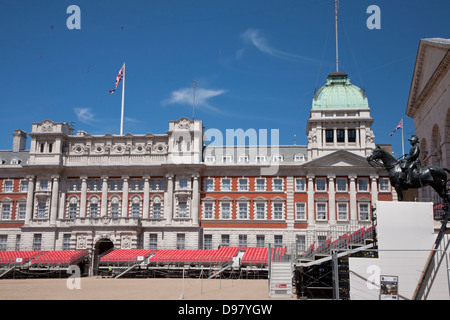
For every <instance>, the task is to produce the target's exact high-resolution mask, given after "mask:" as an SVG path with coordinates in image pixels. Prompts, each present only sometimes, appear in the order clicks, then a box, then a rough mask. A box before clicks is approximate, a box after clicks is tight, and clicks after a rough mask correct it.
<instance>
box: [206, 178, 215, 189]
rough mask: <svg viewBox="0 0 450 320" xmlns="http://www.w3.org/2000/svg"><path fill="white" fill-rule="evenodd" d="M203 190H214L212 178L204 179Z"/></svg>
mask: <svg viewBox="0 0 450 320" xmlns="http://www.w3.org/2000/svg"><path fill="white" fill-rule="evenodd" d="M205 191H214V179H205Z"/></svg>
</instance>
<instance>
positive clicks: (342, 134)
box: [336, 129, 345, 142]
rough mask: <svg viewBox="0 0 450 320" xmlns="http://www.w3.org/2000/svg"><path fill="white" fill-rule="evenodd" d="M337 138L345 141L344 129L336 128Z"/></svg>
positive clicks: (339, 140)
mask: <svg viewBox="0 0 450 320" xmlns="http://www.w3.org/2000/svg"><path fill="white" fill-rule="evenodd" d="M336 138H337V142H345V130H343V129H338V130H336Z"/></svg>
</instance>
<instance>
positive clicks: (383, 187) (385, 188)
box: [380, 178, 389, 192]
mask: <svg viewBox="0 0 450 320" xmlns="http://www.w3.org/2000/svg"><path fill="white" fill-rule="evenodd" d="M380 192H389V179H385V178H382V179H380Z"/></svg>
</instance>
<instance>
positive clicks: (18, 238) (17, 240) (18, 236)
mask: <svg viewBox="0 0 450 320" xmlns="http://www.w3.org/2000/svg"><path fill="white" fill-rule="evenodd" d="M20 242H21V236H20V234H18V235H16V251H20Z"/></svg>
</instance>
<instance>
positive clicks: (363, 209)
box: [359, 203, 369, 221]
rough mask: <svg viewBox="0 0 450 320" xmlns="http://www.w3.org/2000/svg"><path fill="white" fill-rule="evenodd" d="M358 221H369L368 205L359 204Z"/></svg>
mask: <svg viewBox="0 0 450 320" xmlns="http://www.w3.org/2000/svg"><path fill="white" fill-rule="evenodd" d="M359 220H364V221H368V220H369V204H368V203H360V204H359Z"/></svg>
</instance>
